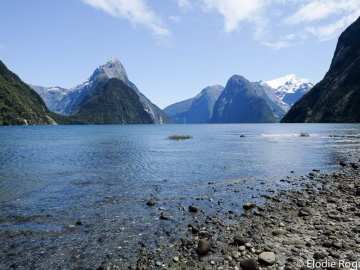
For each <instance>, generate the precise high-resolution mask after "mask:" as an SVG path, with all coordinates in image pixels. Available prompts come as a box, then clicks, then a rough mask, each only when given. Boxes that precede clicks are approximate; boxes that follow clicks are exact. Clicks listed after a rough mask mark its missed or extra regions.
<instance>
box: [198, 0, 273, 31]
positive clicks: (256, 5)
mask: <svg viewBox="0 0 360 270" xmlns="http://www.w3.org/2000/svg"><path fill="white" fill-rule="evenodd" d="M200 1H201V2H202V3H203V4H204V5H205V8H206V9H209V10H215V11H217V12H218V13H220V14H221V15H222V16H223V17H224V21H225V26H224V29H225V31H226V32H233V31H235V30H236V29H237V28H238V27H239V25H240V23H241V22H244V21H247V22H249V21H250V22H255V23H256V22H258V21H259V15H260V14H261V12H262V11H263V9H264V7H265V6H266V4H267V1H266V0H200Z"/></svg>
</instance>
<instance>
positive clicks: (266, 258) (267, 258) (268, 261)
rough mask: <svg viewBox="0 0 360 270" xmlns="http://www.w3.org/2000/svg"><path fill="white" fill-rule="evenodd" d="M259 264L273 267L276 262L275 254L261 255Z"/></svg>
mask: <svg viewBox="0 0 360 270" xmlns="http://www.w3.org/2000/svg"><path fill="white" fill-rule="evenodd" d="M259 262H260V263H262V264H265V265H273V264H274V263H275V262H276V256H275V253H274V252H263V253H261V254H260V255H259Z"/></svg>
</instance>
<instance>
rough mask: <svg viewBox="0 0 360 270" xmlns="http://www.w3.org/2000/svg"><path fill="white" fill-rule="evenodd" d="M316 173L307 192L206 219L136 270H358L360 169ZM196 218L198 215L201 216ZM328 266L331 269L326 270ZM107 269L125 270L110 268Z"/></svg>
mask: <svg viewBox="0 0 360 270" xmlns="http://www.w3.org/2000/svg"><path fill="white" fill-rule="evenodd" d="M341 166H342V167H343V168H342V169H341V170H339V171H337V172H334V173H331V174H321V173H320V172H319V171H317V170H314V171H313V172H311V173H310V174H309V175H308V177H307V179H308V180H307V181H304V178H300V179H299V181H304V183H303V185H302V188H300V189H298V190H292V191H284V192H280V193H279V194H277V195H275V196H265V197H266V202H265V204H264V205H261V206H257V205H255V204H254V203H252V202H249V203H246V204H245V205H244V209H245V212H244V214H243V215H242V216H239V217H236V216H232V213H229V215H228V218H230V219H231V220H232V222H231V224H230V225H229V224H228V222H225V220H224V219H223V218H219V217H216V216H205V219H204V221H203V222H199V220H200V219H201V218H199V217H198V216H199V215H201V213H200V212H199V211H196V212H195V211H194V208H191V209H190V210H192V211H190V212H192V213H191V214H192V215H193V223H191V224H186V225H184V226H188V232H187V233H186V235H184V237H183V238H182V239H181V240H180V241H179V242H178V243H176V244H175V245H174V246H171V247H166V246H164V247H160V248H159V249H158V250H157V251H152V252H150V251H148V250H146V249H144V250H143V253H142V255H141V257H140V258H139V260H138V262H137V265H136V266H134V267H133V268H136V269H218V270H220V269H234V270H236V269H243V270H251V269H357V268H356V267H357V266H359V263H360V178H359V176H360V170H358V166H359V165H358V164H355V163H351V164H346V163H341ZM194 212H195V213H194ZM326 263H327V264H326ZM103 269H121V266H115V265H111V264H107V265H104V266H103Z"/></svg>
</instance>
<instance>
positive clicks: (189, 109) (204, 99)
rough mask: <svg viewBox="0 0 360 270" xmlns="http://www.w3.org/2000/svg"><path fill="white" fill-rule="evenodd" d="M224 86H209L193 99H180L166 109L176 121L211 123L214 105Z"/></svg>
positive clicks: (173, 120)
mask: <svg viewBox="0 0 360 270" xmlns="http://www.w3.org/2000/svg"><path fill="white" fill-rule="evenodd" d="M223 89H224V87H223V86H221V85H214V86H208V87H206V88H205V89H203V90H202V91H201V92H200V93H199V94H198V95H196V96H195V97H193V98H191V99H187V100H184V101H180V102H178V103H175V104H172V105H170V106H168V107H166V108H165V109H164V112H165V113H166V114H167V115H168V116H169V118H170V120H171V121H172V122H174V123H180V124H201V123H209V122H210V120H211V118H212V114H213V110H214V105H215V102H216V100H217V99H218V97H219V96H220V94H221V92H222V91H223Z"/></svg>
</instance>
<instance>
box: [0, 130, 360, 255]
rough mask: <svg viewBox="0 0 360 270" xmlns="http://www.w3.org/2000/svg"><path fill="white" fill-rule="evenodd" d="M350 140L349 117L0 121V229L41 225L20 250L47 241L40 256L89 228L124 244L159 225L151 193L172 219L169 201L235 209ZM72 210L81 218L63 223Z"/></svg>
mask: <svg viewBox="0 0 360 270" xmlns="http://www.w3.org/2000/svg"><path fill="white" fill-rule="evenodd" d="M301 132H307V133H309V134H310V137H300V136H299V134H300V133H301ZM172 134H186V135H191V136H193V139H191V140H187V141H170V140H168V139H167V137H168V136H169V135H172ZM241 134H244V135H245V138H241V137H240V135H241ZM359 150H360V126H359V125H325V124H322V125H310V124H307V125H286V124H281V125H280V124H264V125H261V124H257V125H163V126H156V125H142V126H137V125H133V126H117V125H114V126H49V127H46V126H45V127H1V128H0V231H1V232H3V233H4V232H9V231H16V232H19V231H30V232H32V233H33V234H35V235H36V232H41V235H42V238H44V239H43V241H42V242H41V243H38V245H39V246H36V245H37V244H36V243H32V244H29V247H28V251H27V252H28V253H29V254H32V252H33V251H32V249H34V248H40V246H43V245H45V246H46V245H48V247H47V248H46V252H50V253H49V254H48V258H51V256H60V255H59V254H60V251H59V250H62V249H63V248H64V247H66V246H72V247H74V246H76V245H77V248H79V249H82V250H85V252H88V253H91V248H90V247H92V245H99V244H98V243H99V237H100V238H101V237H102V238H104V239H105V241H102V242H101V241H100V242H101V243H106V244H105V245H106V248H105V250H107V251H109V250H110V251H111V250H113V249H116V250H122V249H123V250H126V249H127V248H130V247H131V244H132V243H133V244H135V243H138V242H139V241H146V240H147V239H153V238H154V237H153V236H154V233H156V232H157V231H159V229H160V230H161V229H163V230H169V229H168V228H169V226H168V225H166V227H164V225H163V223H162V222H161V221H159V219H158V217H159V210H158V208H151V209H149V208H148V207H147V206H146V205H145V202H146V200H147V199H148V198H150V197H151V196H154V197H156V198H157V200H158V206H157V207H161V209H160V210H162V211H168V212H169V214H170V215H172V216H173V220H172V221H171V222H170V223H171V224H172V225H173V226H175V225H176V224H179V223H181V221H182V220H184V219H185V217H183V216H181V214H179V213H178V212H177V211H176V210H175V209H180V208H181V207H187V206H188V205H189V204H192V203H195V204H197V205H199V206H200V207H201V208H202V209H205V211H207V212H208V213H210V214H211V213H212V212H214V211H215V210H219V209H218V208H217V207H221V209H227V210H229V209H231V210H233V211H235V212H240V211H241V205H242V203H243V202H244V201H246V200H249V199H256V198H259V196H260V194H263V193H264V192H270V191H272V190H277V189H279V188H286V186H285V184H283V182H281V181H280V180H281V179H283V178H284V177H286V176H288V175H290V172H291V171H294V172H295V174H296V175H304V174H306V173H308V172H309V171H311V170H312V169H321V170H323V171H329V170H334V169H336V163H337V162H338V161H339V160H342V159H348V158H349V157H357V156H358V154H359ZM209 182H213V183H214V184H213V185H209V184H208V183H209ZM230 187H232V189H231V188H230ZM211 201H216V202H219V203H218V204H217V207H215V206H213V205H212V203H211ZM77 220H81V221H82V223H83V224H84V226H83V227H82V229H81V230H78V231H76V230H75V231H71V232H70V233H69V232H68V230H69V226H70V227H71V224H75V222H76V221H77ZM170 227H171V226H170ZM84 228H85V229H84ZM65 232H66V234H65ZM54 233H55V234H56V233H58V234H59V235H61V237H60V240H59V238H56V239H57V240H56V241H52V240H51V239H52V238H51V237H53V234H54ZM46 234H49V235H48V236H46ZM50 234H51V235H50ZM69 234H70V235H71V236H69V237H67V236H64V235H69ZM44 235H45V236H44ZM31 237H34V238H35V237H36V236H34V235H32V236H31ZM108 238H109V239H112V240H114V239H116V243H114V242H115V241H111V243H109V242H110V241H106V239H108ZM44 241H45V242H44ZM34 245H35V246H34ZM102 245H104V244H102ZM49 246H50V247H51V248H52V249H51V250H52V251H49V250H50V249H49ZM119 246H120V247H119ZM125 253H126V252H123V251H121V252H120V254H125ZM61 254H62V253H61ZM43 260H46V259H45V258H44V259H43Z"/></svg>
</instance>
